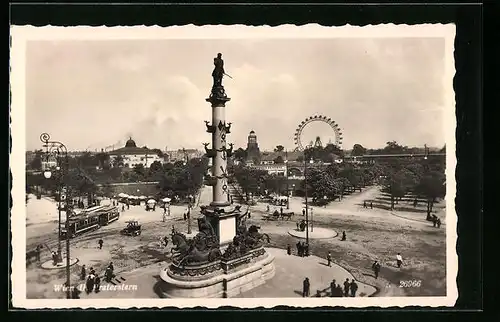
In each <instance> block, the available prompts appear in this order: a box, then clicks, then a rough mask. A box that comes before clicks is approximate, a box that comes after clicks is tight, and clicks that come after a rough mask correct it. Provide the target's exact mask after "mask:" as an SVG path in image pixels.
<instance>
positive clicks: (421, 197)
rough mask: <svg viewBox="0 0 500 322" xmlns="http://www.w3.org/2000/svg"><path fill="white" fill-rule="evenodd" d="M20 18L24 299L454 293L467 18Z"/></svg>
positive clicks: (50, 302) (296, 301)
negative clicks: (459, 28)
mask: <svg viewBox="0 0 500 322" xmlns="http://www.w3.org/2000/svg"><path fill="white" fill-rule="evenodd" d="M11 33H12V46H11V92H12V109H11V118H12V119H11V120H12V122H11V135H12V152H11V155H10V159H11V171H12V176H13V185H12V198H13V205H12V213H11V233H12V252H13V255H12V265H13V266H12V267H13V269H12V275H11V279H12V292H13V293H12V300H13V304H14V305H15V306H17V307H25V308H71V307H75V308H78V307H81V308H106V307H114V308H116V307H119V308H129V307H196V306H202V307H215V308H216V307H219V306H228V305H230V306H235V307H268V308H272V307H274V306H278V305H287V306H292V307H319V306H322V307H323V306H332V307H335V306H343V307H369V306H380V307H389V306H395V305H397V306H452V305H453V304H454V303H455V301H456V299H457V294H458V292H457V285H456V277H457V265H458V257H457V253H456V240H457V233H456V225H457V215H456V212H455V209H454V208H455V205H454V199H455V195H456V188H455V185H456V184H455V167H456V160H455V128H456V126H455V124H456V120H455V99H454V91H453V77H454V74H455V68H454V57H453V51H454V47H453V46H454V45H453V44H454V37H455V27H454V25H439V24H435V25H433V24H426V25H411V26H410V25H374V26H365V27H355V26H344V27H322V26H320V25H314V24H308V25H304V26H294V25H283V26H277V27H264V26H262V27H250V26H248V27H247V26H243V25H237V26H236V25H235V26H194V25H188V26H177V27H33V26H30V27H21V26H19V27H15V26H14V27H12V29H11ZM340 298H342V299H340Z"/></svg>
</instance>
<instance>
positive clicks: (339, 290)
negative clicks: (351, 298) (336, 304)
mask: <svg viewBox="0 0 500 322" xmlns="http://www.w3.org/2000/svg"><path fill="white" fill-rule="evenodd" d="M335 297H342V286H340V284H337V287H336V288H335Z"/></svg>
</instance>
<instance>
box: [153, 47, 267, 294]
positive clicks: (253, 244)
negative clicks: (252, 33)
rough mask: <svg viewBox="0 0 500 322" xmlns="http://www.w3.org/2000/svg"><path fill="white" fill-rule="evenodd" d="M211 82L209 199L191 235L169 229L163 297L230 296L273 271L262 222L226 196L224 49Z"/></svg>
mask: <svg viewBox="0 0 500 322" xmlns="http://www.w3.org/2000/svg"><path fill="white" fill-rule="evenodd" d="M214 66H215V67H214V70H213V72H212V78H213V86H212V91H211V93H210V96H209V97H208V98H207V99H206V101H207V102H209V103H211V107H212V123H211V124H210V122H209V121H205V125H206V128H207V132H209V133H211V134H212V148H211V149H209V148H207V146H208V145H209V144H204V145H205V152H206V153H205V155H206V156H207V157H209V158H211V159H212V167H211V171H210V172H211V173H210V174H207V175H206V177H205V183H206V185H208V186H211V187H212V190H213V192H212V202H211V203H210V204H209V205H204V206H201V214H202V216H201V218H198V234H197V235H196V236H194V237H193V238H192V239H189V238H187V237H186V236H185V235H184V234H182V233H180V232H178V231H175V230H174V229H172V233H171V238H172V244H173V245H174V248H173V249H172V257H173V259H172V263H171V264H170V265H169V266H168V267H166V268H164V269H162V271H161V272H160V277H161V279H162V282H161V288H162V293H163V295H164V296H165V297H170V298H209V297H223V298H224V297H231V296H235V295H238V294H239V293H242V292H244V291H247V290H250V289H252V288H254V287H257V286H259V285H261V284H263V283H265V281H266V280H268V279H270V278H272V277H273V276H274V273H275V270H274V264H273V261H274V258H273V257H272V256H271V255H270V254H268V253H267V252H266V250H265V249H264V244H265V243H266V242H267V243H269V241H270V239H269V236H268V235H267V234H265V233H260V232H259V229H260V227H258V226H255V225H250V226H249V227H247V223H246V219H247V218H248V209H247V211H245V212H242V211H241V206H240V205H232V204H231V202H230V201H229V200H228V197H227V196H228V192H229V189H228V174H227V159H228V158H229V157H231V154H232V148H233V146H232V144H230V148H227V147H226V139H227V134H229V133H230V128H231V123H226V120H225V108H226V103H227V102H229V101H230V100H231V99H230V98H229V97H227V95H226V92H225V90H224V86H223V85H222V78H223V77H224V75H226V76H229V75H227V74H226V73H225V71H224V61H223V60H222V54H220V53H219V54H217V57H215V58H214Z"/></svg>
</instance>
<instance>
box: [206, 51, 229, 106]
mask: <svg viewBox="0 0 500 322" xmlns="http://www.w3.org/2000/svg"><path fill="white" fill-rule="evenodd" d="M224 75H226V76H229V75H227V74H226V72H225V71H224V60H222V54H221V53H218V54H217V57H215V58H214V70H213V72H212V78H213V81H214V84H213V86H212V93H211V95H210V96H211V97H216V98H222V99H224V98H226V93H225V90H224V86H222V78H223V77H224Z"/></svg>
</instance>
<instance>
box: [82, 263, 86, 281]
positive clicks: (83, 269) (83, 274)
mask: <svg viewBox="0 0 500 322" xmlns="http://www.w3.org/2000/svg"><path fill="white" fill-rule="evenodd" d="M86 276H87V271H86V269H85V264H83V265H82V270H81V271H80V279H81V280H82V281H85V277H86Z"/></svg>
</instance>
